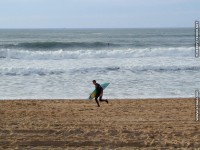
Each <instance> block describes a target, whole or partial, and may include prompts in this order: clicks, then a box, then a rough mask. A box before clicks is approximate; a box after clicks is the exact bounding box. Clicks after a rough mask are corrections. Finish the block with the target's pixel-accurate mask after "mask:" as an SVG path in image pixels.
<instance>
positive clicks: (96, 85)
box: [92, 80, 108, 107]
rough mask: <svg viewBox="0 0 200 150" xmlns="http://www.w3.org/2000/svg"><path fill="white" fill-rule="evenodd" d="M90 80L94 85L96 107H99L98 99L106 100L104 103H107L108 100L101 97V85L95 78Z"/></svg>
mask: <svg viewBox="0 0 200 150" xmlns="http://www.w3.org/2000/svg"><path fill="white" fill-rule="evenodd" d="M92 82H93V84H94V85H95V90H96V96H95V101H96V103H97V105H98V107H100V105H99V101H100V102H106V103H108V100H107V99H105V100H104V99H102V97H103V88H102V87H101V85H100V84H98V83H97V82H96V80H93V81H92ZM98 97H99V101H98Z"/></svg>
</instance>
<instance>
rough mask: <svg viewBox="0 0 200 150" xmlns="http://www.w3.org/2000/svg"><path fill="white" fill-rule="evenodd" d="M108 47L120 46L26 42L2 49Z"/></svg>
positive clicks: (96, 43)
mask: <svg viewBox="0 0 200 150" xmlns="http://www.w3.org/2000/svg"><path fill="white" fill-rule="evenodd" d="M108 46H113V47H114V46H119V44H113V43H109V44H108V43H104V42H26V43H18V44H3V45H0V47H2V48H22V49H55V48H56V49H65V48H82V49H91V48H97V49H98V48H105V47H108Z"/></svg>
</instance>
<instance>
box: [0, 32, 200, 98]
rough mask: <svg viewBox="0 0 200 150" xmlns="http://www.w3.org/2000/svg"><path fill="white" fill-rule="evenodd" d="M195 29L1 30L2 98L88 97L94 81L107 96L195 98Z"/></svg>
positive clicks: (199, 71) (197, 63) (0, 93)
mask: <svg viewBox="0 0 200 150" xmlns="http://www.w3.org/2000/svg"><path fill="white" fill-rule="evenodd" d="M193 32H194V30H193V29H192V28H180V29H178V28H176V29H23V30H22V29H21V30H19V29H16V30H8V29H4V30H3V29H2V30H0V33H1V34H0V77H1V80H0V87H1V88H0V99H27V98H28V99H47V98H48V99H49V98H50V99H87V98H88V95H89V94H90V92H91V91H92V90H93V89H94V87H93V85H92V80H94V79H95V80H97V82H99V83H104V82H109V83H110V85H109V87H108V88H107V89H106V90H105V91H104V96H105V97H106V98H112V99H113V98H163V97H194V96H195V95H194V92H195V90H196V89H199V88H200V87H199V83H200V78H199V73H200V65H199V59H198V58H195V57H194V56H195V54H194V33H193Z"/></svg>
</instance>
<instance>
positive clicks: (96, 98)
mask: <svg viewBox="0 0 200 150" xmlns="http://www.w3.org/2000/svg"><path fill="white" fill-rule="evenodd" d="M95 101H96V103H97V106H98V107H100V105H99V101H98V96H96V97H95Z"/></svg>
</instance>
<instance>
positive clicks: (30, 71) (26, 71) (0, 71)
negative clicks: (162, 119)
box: [0, 66, 200, 76]
mask: <svg viewBox="0 0 200 150" xmlns="http://www.w3.org/2000/svg"><path fill="white" fill-rule="evenodd" d="M111 71H112V72H123V73H125V72H132V73H136V74H137V73H142V72H174V71H178V72H181V71H200V66H135V67H131V68H126V67H125V68H124V67H119V66H112V67H88V68H80V69H70V70H64V69H44V68H0V75H6V76H31V75H39V76H46V75H60V74H65V73H67V74H68V73H69V74H71V75H74V74H93V73H100V74H101V73H103V74H105V73H108V72H111Z"/></svg>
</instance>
